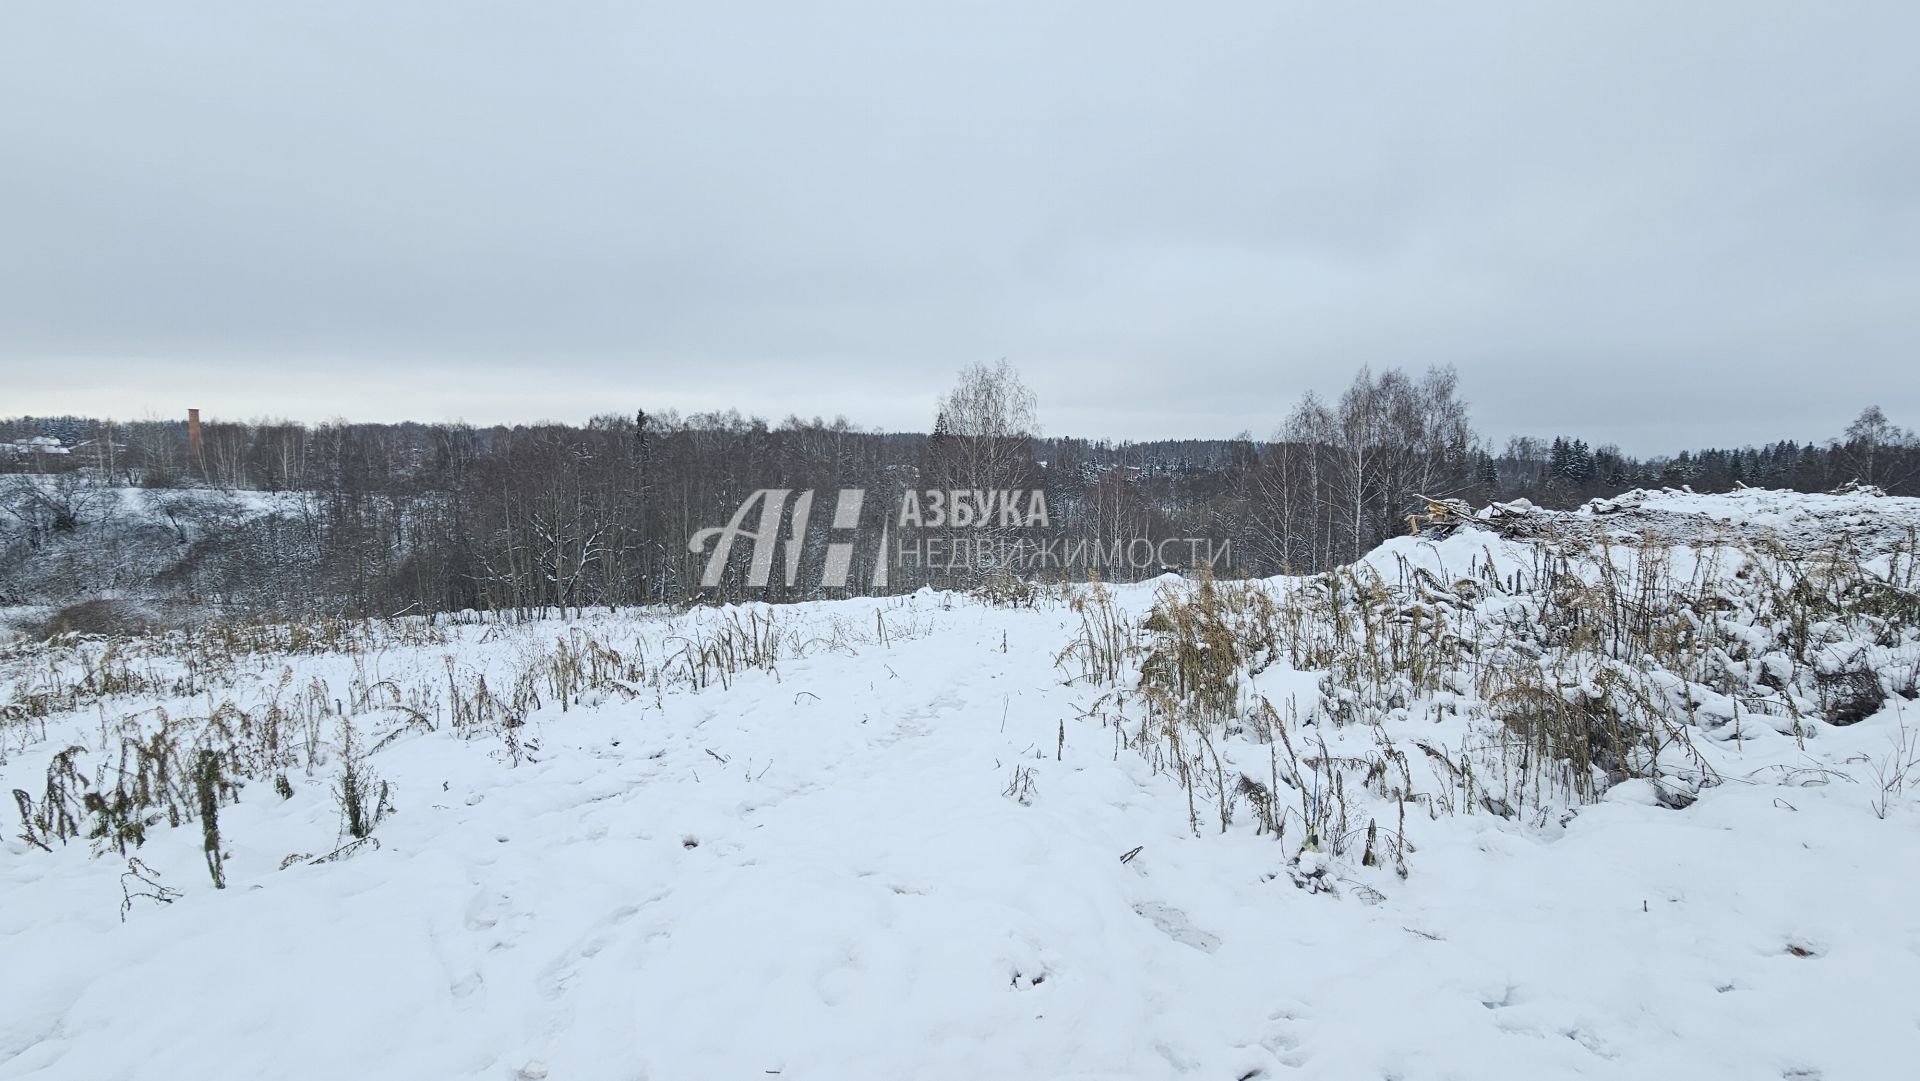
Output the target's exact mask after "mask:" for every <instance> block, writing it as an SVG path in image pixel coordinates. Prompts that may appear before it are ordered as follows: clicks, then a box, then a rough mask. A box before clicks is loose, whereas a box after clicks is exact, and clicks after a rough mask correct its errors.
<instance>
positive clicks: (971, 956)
mask: <svg viewBox="0 0 1920 1081" xmlns="http://www.w3.org/2000/svg"><path fill="white" fill-rule="evenodd" d="M1728 498H1729V499H1733V498H1735V497H1728ZM1746 498H1751V497H1746ZM1796 498H1801V497H1784V496H1782V497H1778V498H1774V499H1772V500H1771V502H1769V503H1768V505H1767V513H1768V514H1769V515H1772V516H1773V517H1772V519H1771V520H1772V521H1773V522H1775V523H1776V524H1777V527H1778V528H1779V529H1781V530H1793V529H1795V528H1797V527H1798V525H1803V524H1804V523H1805V521H1807V520H1808V519H1807V517H1806V515H1802V516H1800V517H1796V515H1795V513H1794V512H1793V507H1791V506H1788V505H1786V504H1787V503H1788V502H1790V501H1791V500H1792V499H1796ZM1811 498H1812V499H1813V500H1814V503H1808V504H1805V505H1804V506H1803V509H1804V510H1805V511H1806V514H1807V515H1811V514H1813V513H1814V510H1816V509H1819V508H1817V507H1816V506H1815V503H1817V500H1818V498H1819V497H1811ZM1861 498H1865V497H1861ZM1691 499H1692V500H1693V502H1694V504H1695V508H1694V509H1695V511H1697V512H1698V513H1699V514H1700V515H1701V517H1702V518H1703V519H1704V518H1711V517H1713V516H1714V515H1715V514H1716V513H1718V512H1728V513H1733V512H1737V511H1738V510H1739V508H1738V507H1737V506H1734V505H1732V504H1730V503H1721V504H1716V503H1714V502H1713V500H1712V499H1710V498H1708V497H1691ZM1702 501H1704V504H1703V503H1702ZM1669 502H1670V503H1671V502H1673V501H1669ZM1914 502H1915V501H1910V500H1891V499H1880V500H1872V501H1871V502H1870V503H1869V504H1867V506H1866V510H1865V511H1864V512H1863V513H1867V514H1869V516H1870V517H1873V522H1872V524H1873V526H1874V528H1873V529H1871V530H1868V531H1866V534H1865V535H1866V536H1867V537H1868V538H1869V539H1870V540H1871V541H1872V543H1871V544H1868V545H1867V546H1866V547H1864V548H1862V549H1860V550H1857V551H1844V550H1842V549H1841V548H1840V547H1838V545H1839V542H1838V541H1836V542H1835V544H1834V545H1830V546H1829V547H1830V548H1833V549H1834V553H1833V554H1837V555H1839V556H1840V557H1841V558H1840V559H1839V560H1838V561H1837V562H1835V563H1831V564H1830V563H1821V564H1818V565H1814V564H1809V563H1805V562H1784V561H1773V562H1770V561H1769V560H1768V559H1767V558H1766V557H1765V556H1764V555H1763V554H1762V553H1760V552H1757V551H1755V550H1751V549H1744V548H1734V547H1719V546H1714V545H1707V544H1705V543H1704V542H1696V543H1699V544H1700V545H1701V546H1699V547H1684V546H1683V547H1672V546H1667V545H1665V544H1663V545H1661V546H1659V547H1645V548H1637V549H1636V548H1630V547H1626V546H1624V545H1623V546H1621V547H1620V548H1618V549H1614V548H1611V547H1610V548H1608V549H1605V550H1595V551H1588V552H1584V553H1577V554H1575V555H1569V553H1568V552H1566V551H1564V550H1562V551H1558V552H1556V551H1554V550H1552V549H1550V548H1548V547H1546V546H1545V544H1544V542H1538V541H1519V540H1502V539H1500V538H1499V537H1497V536H1495V535H1494V534H1492V533H1490V532H1482V531H1472V530H1470V531H1467V532H1464V533H1461V534H1459V535H1456V536H1454V537H1451V538H1448V539H1446V540H1444V541H1438V542H1431V541H1418V540H1411V539H1410V540H1403V541H1396V542H1393V543H1392V544H1390V545H1388V546H1387V547H1386V548H1383V549H1382V550H1380V551H1379V552H1376V553H1375V554H1374V555H1373V556H1371V557H1369V559H1368V560H1367V561H1366V562H1365V564H1364V565H1363V566H1361V567H1359V568H1355V569H1354V570H1352V571H1350V572H1343V573H1342V574H1336V575H1333V576H1327V577H1324V578H1319V579H1301V580H1279V581H1274V582H1269V583H1261V584H1257V585H1254V586H1250V587H1243V586H1238V585H1228V584H1224V583H1223V584H1220V585H1219V586H1217V587H1216V586H1199V585H1195V584H1193V583H1184V582H1179V581H1178V580H1172V579H1169V580H1164V581H1162V582H1160V583H1153V584H1148V585H1142V586H1134V587H1121V588H1114V589H1111V590H1104V591H1103V590H1094V589H1090V588H1087V587H1081V588H1079V589H1078V590H1076V591H1072V592H1067V591H1042V592H1040V593H1039V594H1037V595H1035V596H1034V597H1032V598H1030V599H1029V601H1028V602H1027V603H1025V604H1022V605H1018V606H1002V605H996V604H989V603H987V602H985V601H984V600H981V599H977V598H974V597H971V596H968V595H963V594H939V593H933V592H930V591H923V592H922V593H920V594H917V595H914V596H911V597H904V598H893V599H887V600H848V601H840V602H828V603H818V604H809V605H798V606H789V607H782V608H778V609H774V608H766V607H753V608H734V609H719V610H702V611H695V612H691V613H683V614H678V615H674V614H669V613H654V614H647V613H636V614H622V615H606V614H587V615H585V616H582V617H580V618H577V619H569V620H560V619H551V620H545V621H538V622H530V623H522V624H511V625H509V624H482V623H477V622H476V623H466V624H459V625H453V626H448V625H444V624H443V625H440V626H436V627H428V626H426V625H424V624H420V623H408V624H397V625H393V626H387V627H371V628H367V627H357V626H328V627H321V628H312V629H308V630H305V631H300V632H298V633H295V632H294V631H292V630H288V631H285V632H278V631H276V632H272V633H271V634H269V633H268V632H265V631H259V630H246V629H237V630H233V631H230V632H223V633H219V634H215V633H208V634H206V635H202V636H199V637H197V638H193V639H185V638H179V637H176V638H173V639H151V640H144V639H143V640H134V641H125V642H122V641H109V640H102V639H84V638H82V639H74V640H69V641H65V642H59V643H55V644H52V645H36V646H24V647H16V648H15V649H14V650H12V651H11V652H9V653H6V654H4V655H3V656H0V789H4V790H6V791H8V792H12V791H14V790H18V791H19V795H18V796H16V797H15V798H14V800H13V801H10V803H18V804H19V806H18V807H17V808H16V807H15V806H12V805H10V806H8V807H7V811H8V813H9V821H8V829H7V831H6V841H5V847H4V850H3V852H0V898H3V900H0V972H4V973H5V974H6V976H7V977H8V978H7V979H5V980H4V981H3V982H0V1078H46V1079H55V1078H60V1079H73V1081H108V1079H114V1078H156V1079H189V1078H191V1079H195V1081H208V1079H216V1078H234V1079H248V1081H253V1079H259V1078H314V1079H341V1078H354V1079H371V1078H396V1079H400V1078H404V1079H409V1081H418V1079H425V1078H476V1079H501V1081H509V1079H515V1078H526V1079H532V1078H553V1079H562V1081H570V1079H608V1081H641V1079H650V1081H683V1079H684V1081H698V1079H721V1078H761V1079H766V1078H780V1079H783V1081H802V1079H804V1081H853V1079H876V1081H877V1079H900V1078H943V1079H944V1078H950V1079H955V1081H976V1079H981V1078H996V1079H1022V1078H1033V1079H1054V1078H1059V1079H1067V1078H1073V1079H1082V1081H1092V1079H1103V1081H1119V1079H1148V1078H1201V1079H1208V1081H1250V1079H1254V1078H1263V1079H1278V1078H1294V1077H1299V1078H1327V1079H1362V1081H1376V1079H1377V1081H1388V1079H1398V1081H1416V1079H1460V1081H1488V1079H1493V1081H1505V1079H1513V1081H1536V1079H1541V1078H1561V1077H1568V1078H1574V1077H1582V1078H1584V1077H1591V1078H1622V1079H1627V1078H1631V1079H1636V1081H1638V1079H1644V1078H1676V1079H1686V1081H1705V1079H1718V1078H1726V1079H1740V1081H1752V1079H1770V1078H1782V1079H1787V1078H1800V1079H1811V1078H1820V1079H1824V1081H1845V1079H1861V1081H1891V1079H1897V1078H1906V1077H1914V1076H1920V990H1917V989H1920V875H1917V873H1916V872H1917V869H1920V806H1916V804H1915V797H1916V796H1920V769H1915V768H1914V767H1913V762H1914V759H1915V752H1916V739H1920V702H1915V701H1911V700H1910V698H1911V696H1912V694H1913V693H1914V677H1915V674H1916V672H1920V630H1916V628H1915V625H1914V619H1913V616H1912V611H1913V609H1912V608H1911V607H1908V606H1907V605H1908V604H1909V602H1910V601H1911V600H1912V599H1913V596H1914V595H1913V593H1912V586H1913V579H1914V575H1915V568H1914V553H1913V549H1912V548H1911V546H1908V547H1904V548H1903V547H1902V546H1901V542H1900V541H1899V539H1898V534H1899V532H1900V531H1899V530H1896V529H1883V528H1880V527H1882V526H1885V525H1887V524H1888V522H1889V521H1894V522H1905V523H1908V524H1911V523H1913V522H1916V521H1920V511H1916V508H1915V507H1914V506H1913V504H1914ZM1659 509H1660V510H1661V511H1662V513H1663V514H1667V515H1671V514H1681V513H1689V512H1688V511H1686V508H1685V506H1684V505H1680V506H1662V507H1660V508H1659ZM1874 516H1877V517H1874ZM1797 524H1798V525H1797ZM1576 556H1577V557H1576ZM1784 558H1785V557H1782V559H1783V560H1784ZM1216 594H1217V595H1216ZM1223 597H1225V598H1231V599H1222V598H1223ZM1183 643H1184V647H1183ZM1515 673H1518V674H1515ZM1869 684H1871V686H1869ZM1216 692H1217V693H1216ZM1542 718H1544V719H1542ZM1568 718H1575V719H1577V723H1573V722H1568V721H1567V719H1568ZM1837 721H1844V722H1846V723H1836V722H1837ZM1568 723H1573V727H1572V728H1571V729H1570V728H1568V727H1567V725H1568ZM1602 729H1604V730H1605V732H1606V733H1607V735H1606V736H1605V738H1604V739H1603V738H1601V737H1600V736H1598V735H1594V733H1597V732H1600V731H1602ZM1569 731H1572V732H1575V734H1576V736H1577V738H1573V739H1572V742H1570V738H1572V737H1569V735H1568V733H1569ZM1623 733H1625V734H1624V735H1623ZM1574 743H1578V745H1579V749H1578V750H1577V751H1569V750H1568V748H1569V747H1571V746H1573V745H1574ZM201 752H206V754H205V755H204V756H203V755H202V753H201ZM1569 755H1571V757H1569ZM202 768H208V769H214V770H217V776H209V775H203V774H200V773H199V772H198V771H199V770H200V769H202ZM349 768H351V775H350V777H351V779H350V780H349ZM63 777H64V778H67V779H66V780H64V781H63V780H61V778H63ZM282 782H284V783H282ZM343 789H347V790H350V791H351V792H357V793H358V802H357V804H356V808H355V809H356V811H357V812H359V813H360V816H361V817H360V821H359V822H358V825H359V827H362V828H361V829H356V828H354V823H353V822H352V821H351V820H350V816H349V813H348V811H347V808H346V807H345V806H344V805H345V804H346V803H347V802H349V799H347V798H345V796H344V795H343ZM120 795H124V796H125V797H126V798H127V800H129V801H130V802H127V803H122V804H116V803H115V802H114V801H115V798H116V797H117V796H120ZM90 798H91V804H89V799H90ZM207 798H210V799H211V810H212V817H215V818H216V819H217V840H213V839H211V838H210V837H209V832H208V830H207V829H206V828H205V826H206V819H207V818H208V817H209V804H208V803H207V802H206V799H207ZM116 808H117V809H116ZM16 809H17V810H18V811H20V812H21V814H20V815H14V814H13V812H14V811H15V810H16ZM63 815H64V816H66V817H67V818H70V819H71V825H70V827H69V826H67V825H63ZM176 819H177V820H178V825H177V826H176V825H175V824H174V821H175V820H176ZM368 827H370V828H368ZM357 832H365V833H366V834H367V838H366V839H364V840H361V839H356V837H355V836H354V834H355V833H357ZM63 833H67V834H70V836H64V837H63V836H61V834H63ZM89 833H97V834H98V836H92V837H90V836H89ZM142 835H143V836H142ZM130 837H132V838H134V839H133V840H129V838H130ZM210 846H211V848H212V851H211V852H209V847H210ZM43 848H44V849H45V850H43ZM123 848H124V851H122V849H123ZM130 861H135V862H130ZM142 869H144V871H142ZM216 871H217V873H218V874H219V875H220V876H221V877H222V878H223V880H224V889H215V888H214V883H213V878H214V875H215V873H216Z"/></svg>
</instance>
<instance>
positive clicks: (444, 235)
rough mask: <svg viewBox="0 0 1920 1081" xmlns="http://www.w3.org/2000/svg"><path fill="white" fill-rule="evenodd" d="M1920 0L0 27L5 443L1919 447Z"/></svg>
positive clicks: (331, 7)
mask: <svg viewBox="0 0 1920 1081" xmlns="http://www.w3.org/2000/svg"><path fill="white" fill-rule="evenodd" d="M1916 42H1920V5H1915V4H1913V3H1912V2H1911V0H1899V2H1884V3H1881V2H1847V3H1816V2H1812V0H1808V2H1803V3H1791V4H1785V3H1754V2H1702V0H1692V2H1687V3H1672V2H1659V3H1640V2H1617V0H1616V2H1607V3H1599V2H1592V3H1521V2H1502V3H1490V2H1478V0H1475V2H1456V3H1432V2H1422V3H1387V2H1378V3H1337V2H1332V0H1315V2H1311V3H1302V2H1283V0H1235V2H1223V3H1211V4H1170V3H1165V2H1164V0H1163V2H1158V3H1151V4H1148V3H1131V2H1115V0H1100V2H1098V3H1093V2H1087V3H1049V2H1044V0H1020V2H1007V3H999V2H967V3H941V4H926V3H915V2H910V0H885V2H871V3H865V2H847V0H831V2H817V3H807V2H791V0H790V2H752V3H746V2H725V0H717V2H698V3H695V2H685V3H678V4H671V5H668V4H652V3H637V2H626V3H616V2H607V3H559V2H552V0H547V2H541V3H531V2H528V3H517V4H510V3H491V2H478V0H473V2H463V3H452V2H412V3H391V2H385V0H383V2H377V3H376V2H339V0H335V2H329V3H326V4H304V5H294V4H279V3H260V2H258V0H244V2H235V3H227V4H216V3H204V2H191V3H188V2H160V0H148V2H142V3H137V4H136V3H125V4H114V3H84V4H81V3H52V2H48V3H27V2H7V3H0V415H13V414H20V413H47V412H79V413H90V414H112V415H116V416H120V417H138V416H140V415H142V414H145V413H147V412H149V411H151V412H153V413H157V414H165V415H174V414H177V413H180V412H181V411H182V410H184V408H185V407H186V406H188V405H197V406H199V407H200V408H202V409H203V410H204V411H207V412H209V413H212V414H217V415H220V416H225V417H242V418H243V417H250V416H258V415H274V416H290V417H294V418H297V419H307V420H314V419H322V418H326V417H329V416H334V415H341V416H347V417H350V418H354V419H367V420H394V419H401V418H407V417H410V418H415V419H421V420H444V419H451V418H456V417H459V418H465V419H468V420H472V421H476V422H492V421H512V420H531V419H537V418H542V417H549V418H555V419H563V420H583V419H585V418H586V417H587V416H589V415H592V414H594V413H599V412H615V411H617V412H626V411H628V410H631V409H632V408H634V407H636V406H645V407H647V408H648V409H650V410H658V409H662V408H668V407H673V408H678V409H681V410H683V411H689V410H698V409H711V408H724V407H728V406H737V407H739V408H740V409H741V410H742V411H745V412H753V413H759V414H762V415H765V416H768V417H770V418H773V419H778V418H779V417H781V416H784V415H786V414H787V413H789V412H797V413H800V414H802V415H812V414H815V413H820V414H825V415H828V416H831V415H833V414H835V413H844V414H846V415H847V416H848V417H849V418H850V419H851V420H853V421H854V422H855V423H857V424H861V425H866V426H886V427H898V428H922V429H923V428H924V427H925V426H926V424H927V423H928V422H929V419H930V414H931V411H932V403H933V401H934V399H935V397H936V396H937V394H938V393H939V392H940V391H941V390H942V389H943V388H944V387H945V386H946V385H947V384H949V383H950V382H951V381H952V377H953V374H954V372H955V370H956V369H958V368H959V367H960V366H961V365H963V364H966V363H969V362H973V361H982V360H983V361H992V360H995V359H998V358H1000V357H1006V358H1007V359H1009V360H1010V361H1012V362H1013V363H1014V364H1015V365H1016V366H1017V367H1018V368H1020V369H1021V370H1022V371H1023V373H1024V374H1025V375H1026V377H1027V380H1028V382H1029V383H1030V384H1031V385H1032V386H1033V388H1034V389H1035V391H1036V392H1037V393H1038V395H1039V398H1040V402H1041V412H1042V419H1043V421H1044V423H1045V425H1046V427H1047V430H1048V431H1050V432H1056V433H1070V434H1088V435H1109V436H1115V437H1132V438H1143V437H1159V436H1183V435H1184V436H1225V435H1230V434H1232V433H1234V432H1237V431H1240V430H1242V429H1247V430H1251V431H1253V432H1254V433H1256V434H1266V433H1269V432H1271V431H1272V430H1273V428H1274V427H1275V425H1276V423H1277V422H1278V421H1279V420H1280V419H1281V417H1283V416H1284V414H1285V413H1286V412H1287V410H1288V409H1289V408H1290V407H1291V405H1292V404H1293V403H1294V402H1295V401H1296V400H1297V399H1298V396H1299V394H1300V393H1301V392H1302V391H1303V390H1305V389H1308V388H1318V389H1319V390H1321V391H1322V392H1323V393H1325V392H1337V390H1338V389H1339V388H1340V387H1342V386H1344V385H1345V384H1346V383H1347V382H1348V381H1349V380H1350V378H1351V377H1352V374H1353V372H1354V371H1355V370H1356V369H1357V368H1358V367H1359V366H1360V365H1362V364H1372V365H1374V366H1376V367H1381V366H1394V365H1398V366H1403V367H1407V368H1409V369H1418V368H1423V367H1425V366H1426V365H1429V364H1453V365H1456V366H1458V368H1459V369H1460V373H1461V383H1462V390H1463V393H1464V395H1465V396H1466V397H1467V398H1468V399H1469V400H1470V401H1471V402H1472V403H1473V405H1474V415H1475V420H1476V422H1477V424H1478V426H1479V427H1480V428H1481V429H1482V431H1483V432H1485V433H1487V434H1488V435H1490V436H1495V437H1499V438H1504V436H1505V435H1507V434H1510V433H1515V432H1524V433H1530V434H1553V433H1556V432H1566V433H1571V434H1584V435H1586V436H1588V437H1589V438H1592V439H1595V440H1597V441H1617V442H1619V443H1621V444H1622V445H1623V446H1625V447H1626V448H1627V449H1629V450H1630V451H1640V452H1655V451H1661V450H1667V449H1678V448H1680V447H1682V446H1697V445H1703V444H1710V443H1712V444H1727V443H1745V442H1750V441H1760V440H1768V439H1772V438H1778V437H1783V436H1784V437H1797V438H1800V439H1816V438H1824V437H1826V436H1828V435H1832V434H1836V433H1837V432H1838V431H1839V429H1840V428H1841V427H1843V426H1844V425H1845V424H1846V423H1847V421H1848V420H1850V419H1851V418H1852V416H1853V415H1854V414H1856V413H1857V412H1858V411H1859V410H1860V408H1861V407H1862V406H1864V405H1866V404H1868V403H1869V402H1879V403H1881V404H1882V405H1883V406H1884V407H1885V408H1886V410H1887V412H1888V413H1889V415H1890V416H1892V418H1893V419H1894V420H1895V421H1896V422H1898V423H1902V424H1906V425H1909V426H1920V374H1916V369H1920V61H1916V55H1920V54H1916V48H1915V46H1916Z"/></svg>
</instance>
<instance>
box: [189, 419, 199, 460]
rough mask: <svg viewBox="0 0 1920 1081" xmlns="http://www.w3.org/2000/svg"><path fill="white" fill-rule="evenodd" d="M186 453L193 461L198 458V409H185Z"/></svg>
mask: <svg viewBox="0 0 1920 1081" xmlns="http://www.w3.org/2000/svg"><path fill="white" fill-rule="evenodd" d="M187 454H188V455H189V456H191V457H192V458H193V460H194V461H196V462H197V461H199V460H200V411H199V410H198V409H189V410H187Z"/></svg>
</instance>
